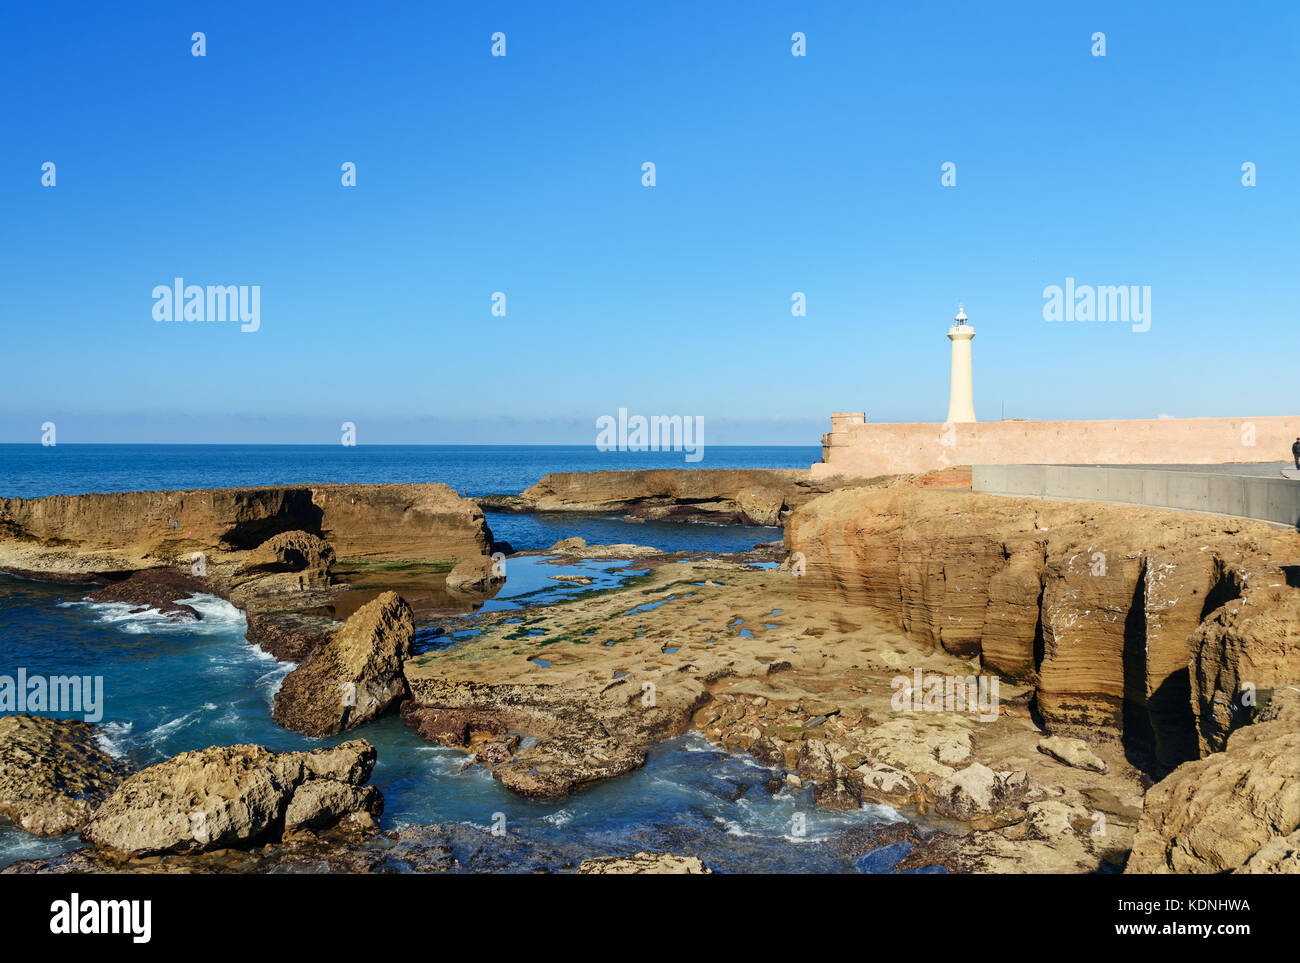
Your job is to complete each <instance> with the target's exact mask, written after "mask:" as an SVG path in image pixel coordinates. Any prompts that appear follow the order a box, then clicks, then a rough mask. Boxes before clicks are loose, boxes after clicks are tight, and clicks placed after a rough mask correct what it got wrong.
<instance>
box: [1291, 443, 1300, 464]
mask: <svg viewBox="0 0 1300 963" xmlns="http://www.w3.org/2000/svg"><path fill="white" fill-rule="evenodd" d="M1291 457H1292V458H1294V459H1295V467H1296V471H1300V438H1297V439H1296V440H1295V441H1294V442H1292V443H1291Z"/></svg>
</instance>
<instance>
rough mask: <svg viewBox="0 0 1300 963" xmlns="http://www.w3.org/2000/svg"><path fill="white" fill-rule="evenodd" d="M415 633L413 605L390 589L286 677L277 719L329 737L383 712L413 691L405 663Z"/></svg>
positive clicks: (277, 696) (277, 699)
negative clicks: (407, 681) (404, 666)
mask: <svg viewBox="0 0 1300 963" xmlns="http://www.w3.org/2000/svg"><path fill="white" fill-rule="evenodd" d="M414 637H415V619H414V616H413V614H412V612H411V607H410V606H409V605H408V604H407V603H406V600H405V599H403V598H402V597H401V596H400V595H398V594H397V593H396V592H384V593H383V594H382V595H380V596H379V597H378V598H377V599H375V600H374V601H373V602H369V603H367V604H366V605H363V606H362V607H361V608H360V609H358V610H357V611H356V612H355V613H354V614H353V615H352V617H351V618H350V619H348V620H347V622H346V623H344V625H343V627H342V628H341V629H339V630H338V631H337V632H335V633H334V634H333V635H332V636H330V637H329V639H327V640H326V641H325V643H324V644H323V645H321V646H320V647H319V648H318V649H317V650H316V651H315V652H314V653H313V654H312V655H310V656H308V659H307V661H306V662H304V663H303V664H302V665H300V666H298V668H296V669H294V670H293V671H292V672H290V673H289V674H288V675H287V676H285V678H284V682H283V684H282V685H281V686H280V691H279V692H277V693H276V694H275V712H274V716H275V721H276V722H277V723H279V724H280V725H282V726H284V727H285V728H286V729H292V730H294V731H295V732H301V733H304V734H306V735H309V736H328V735H333V734H334V733H337V732H342V731H344V730H345V729H353V728H355V727H357V726H359V725H362V724H363V723H366V722H369V721H371V720H372V719H375V718H377V717H379V716H381V715H383V714H384V713H385V712H387V711H388V710H389V709H390V708H391V707H393V706H394V705H395V704H397V703H398V702H400V701H401V700H402V699H404V698H406V696H407V692H408V690H407V685H406V679H405V677H404V676H403V675H402V663H403V662H404V661H405V660H406V659H407V658H409V657H410V655H411V642H412V640H413V639H414Z"/></svg>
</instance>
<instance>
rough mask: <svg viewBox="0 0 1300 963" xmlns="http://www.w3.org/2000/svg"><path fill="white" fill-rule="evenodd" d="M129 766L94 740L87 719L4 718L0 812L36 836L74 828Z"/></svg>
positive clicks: (0, 745)
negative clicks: (124, 764)
mask: <svg viewBox="0 0 1300 963" xmlns="http://www.w3.org/2000/svg"><path fill="white" fill-rule="evenodd" d="M125 775H126V767H124V766H123V765H122V764H121V763H119V762H117V761H116V760H115V759H113V758H112V757H111V756H109V755H108V754H107V753H105V752H104V751H103V750H101V749H100V748H99V746H98V745H96V743H95V727H94V726H92V725H88V724H87V723H85V722H77V721H74V720H66V719H46V718H44V717H40V716H29V715H11V716H4V717H3V718H0V816H7V817H8V818H9V819H10V820H11V821H12V822H13V824H14V825H15V826H17V827H18V828H19V829H24V830H26V831H27V832H29V833H35V834H36V835H37V836H58V835H60V834H62V833H70V832H76V831H77V830H79V829H81V827H82V826H84V825H85V823H86V820H87V819H89V818H90V814H91V812H92V811H93V810H94V808H95V807H96V806H98V805H99V804H100V803H101V802H102V801H103V800H104V798H105V797H106V796H107V795H108V794H109V793H110V792H112V791H113V790H114V789H115V788H117V785H118V783H120V782H121V781H122V778H123V776H125Z"/></svg>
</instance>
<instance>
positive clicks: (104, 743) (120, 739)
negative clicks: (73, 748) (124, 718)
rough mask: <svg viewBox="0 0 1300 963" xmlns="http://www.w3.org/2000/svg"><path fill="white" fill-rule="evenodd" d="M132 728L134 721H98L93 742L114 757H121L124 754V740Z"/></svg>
mask: <svg viewBox="0 0 1300 963" xmlns="http://www.w3.org/2000/svg"><path fill="white" fill-rule="evenodd" d="M134 728H135V723H134V722H104V723H100V725H99V728H98V729H97V731H96V732H95V742H96V743H98V744H99V748H101V749H103V750H104V751H105V752H106V753H108V754H109V755H110V756H112V757H113V758H114V759H121V758H122V757H123V756H125V755H126V746H125V742H126V740H127V737H128V736H130V735H131V730H132V729H134Z"/></svg>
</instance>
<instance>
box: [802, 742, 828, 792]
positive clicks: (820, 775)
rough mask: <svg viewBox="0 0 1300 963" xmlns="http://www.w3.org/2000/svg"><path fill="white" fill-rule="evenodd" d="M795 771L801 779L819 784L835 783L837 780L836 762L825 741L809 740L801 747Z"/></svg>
mask: <svg viewBox="0 0 1300 963" xmlns="http://www.w3.org/2000/svg"><path fill="white" fill-rule="evenodd" d="M795 771H797V772H798V773H799V776H800V778H803V779H811V780H814V781H818V782H833V781H834V779H835V771H836V766H835V760H834V758H833V757H832V756H831V750H830V746H829V745H827V743H826V741H825V740H824V739H808V740H806V741H805V742H804V743H803V744H802V745H801V746H800V747H799V759H798V762H797V763H796V764H795Z"/></svg>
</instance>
